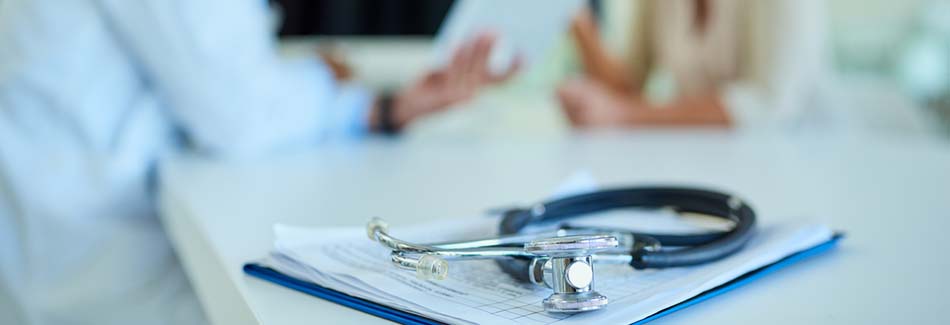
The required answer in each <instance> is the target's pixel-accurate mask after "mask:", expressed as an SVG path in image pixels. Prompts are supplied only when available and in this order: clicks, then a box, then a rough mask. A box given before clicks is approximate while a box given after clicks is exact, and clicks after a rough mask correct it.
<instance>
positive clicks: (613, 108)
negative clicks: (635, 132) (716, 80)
mask: <svg viewBox="0 0 950 325" xmlns="http://www.w3.org/2000/svg"><path fill="white" fill-rule="evenodd" d="M558 97H559V99H560V102H561V105H562V107H563V109H564V112H565V114H566V115H567V118H568V120H569V121H570V122H571V124H572V125H574V126H575V127H582V128H588V127H620V128H623V127H636V126H729V125H731V122H732V121H731V119H730V117H729V115H728V113H727V112H726V110H725V108H724V105H723V104H722V102H721V100H720V99H719V96H718V95H716V94H715V93H711V94H709V95H705V96H697V97H681V98H678V99H676V100H675V101H673V102H671V103H669V104H666V105H663V106H661V107H651V106H649V105H648V104H647V103H646V101H644V100H643V99H642V98H641V97H640V96H638V95H635V94H630V93H626V92H618V91H616V90H614V89H613V88H610V87H607V86H605V85H604V84H602V83H600V82H598V81H596V80H591V79H575V80H571V81H568V82H567V83H565V84H564V85H563V86H561V87H560V88H559V89H558Z"/></svg>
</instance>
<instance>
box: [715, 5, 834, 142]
mask: <svg viewBox="0 0 950 325" xmlns="http://www.w3.org/2000/svg"><path fill="white" fill-rule="evenodd" d="M745 5H747V6H750V8H751V10H750V11H749V12H748V13H749V14H750V15H751V16H750V17H745V18H747V19H746V20H745V21H746V22H747V24H746V25H745V26H744V27H745V32H746V34H745V37H744V40H743V43H744V44H743V51H742V55H741V56H742V57H741V61H742V62H743V63H742V68H741V70H742V71H741V74H742V76H741V79H740V80H739V81H738V82H736V83H733V84H730V85H728V86H726V87H724V88H723V89H722V98H723V100H724V102H725V104H726V107H727V109H728V111H729V113H730V116H731V118H732V119H733V122H734V123H735V124H736V126H738V127H740V128H746V129H750V128H767V129H773V128H788V127H794V126H797V125H798V124H800V123H801V122H802V121H803V120H805V119H806V117H805V116H806V115H807V114H808V111H809V110H812V109H816V107H817V106H816V105H817V104H816V101H818V100H819V99H818V97H820V95H819V94H820V92H821V88H822V86H821V84H822V83H823V82H824V81H825V79H826V77H827V71H828V70H829V69H828V65H827V64H828V61H829V59H828V58H827V54H828V52H827V51H826V35H827V32H828V31H827V27H826V23H827V22H826V17H825V15H824V14H825V12H824V5H825V4H824V2H823V1H820V0H776V1H749V2H748V3H745Z"/></svg>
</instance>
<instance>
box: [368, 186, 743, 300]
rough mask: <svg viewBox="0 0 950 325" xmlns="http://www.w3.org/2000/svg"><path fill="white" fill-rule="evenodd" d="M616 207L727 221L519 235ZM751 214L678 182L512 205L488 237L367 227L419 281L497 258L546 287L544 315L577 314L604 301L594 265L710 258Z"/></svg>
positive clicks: (736, 244) (564, 228) (732, 244)
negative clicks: (687, 228)
mask: <svg viewBox="0 0 950 325" xmlns="http://www.w3.org/2000/svg"><path fill="white" fill-rule="evenodd" d="M618 208H650V209H672V210H673V211H675V212H676V213H679V214H683V213H696V214H702V215H708V216H712V217H718V218H723V219H726V220H729V221H731V223H732V224H733V226H732V228H731V229H730V230H728V231H724V232H708V233H699V234H686V235H673V234H647V233H638V232H632V231H629V230H623V229H610V228H590V227H575V226H570V225H567V224H564V223H562V224H561V226H560V227H559V228H558V229H557V230H556V231H554V232H546V233H531V234H524V233H521V232H522V231H523V230H524V229H525V228H526V227H527V226H528V225H533V224H538V223H550V222H563V221H565V220H567V219H570V218H573V217H577V216H581V215H585V214H589V213H593V212H600V211H606V210H611V209H618ZM754 225H755V212H753V211H752V208H751V207H749V206H748V205H747V204H746V203H745V202H743V201H742V200H740V199H738V198H736V197H734V196H731V195H729V194H725V193H720V192H716V191H710V190H703V189H692V188H678V187H636V188H620V189H610V190H602V191H597V192H592V193H587V194H580V195H575V196H570V197H565V198H561V199H557V200H553V201H550V202H545V203H541V204H537V205H534V206H532V207H530V208H527V209H521V208H518V209H511V210H508V211H506V212H504V214H503V218H502V220H501V224H500V229H499V230H500V236H499V237H495V238H488V239H479V240H470V241H461V242H449V243H433V244H415V243H410V242H406V241H403V240H399V239H397V238H395V237H393V236H390V235H389V232H388V226H387V225H386V223H385V222H384V221H382V220H381V219H378V218H374V219H373V220H371V221H370V222H369V224H368V225H367V228H366V231H367V234H368V235H369V238H370V239H372V240H374V241H377V242H379V243H380V244H382V245H383V246H386V247H388V248H390V249H392V254H391V257H392V262H393V263H394V264H396V266H398V267H400V268H404V269H409V270H415V271H416V275H417V276H418V277H419V278H422V279H435V280H442V279H445V278H446V276H447V275H448V262H447V261H446V260H448V259H453V260H454V259H497V261H498V265H499V266H500V267H501V268H502V269H503V270H504V271H505V272H506V273H508V274H509V275H511V276H513V277H514V278H516V279H518V280H521V281H528V282H531V283H534V284H536V285H543V286H546V287H548V288H551V289H552V290H553V291H554V293H552V294H551V295H550V296H549V297H547V298H546V299H544V300H543V305H544V310H546V311H548V312H559V313H576V312H584V311H591V310H597V309H601V308H603V307H605V306H607V302H608V300H607V297H606V296H604V295H602V294H600V293H598V292H597V291H594V263H595V262H596V263H615V264H616V263H623V264H629V265H631V266H633V268H634V269H646V268H667V267H677V266H689V265H696V264H702V263H706V262H711V261H715V260H718V259H721V258H723V257H726V256H728V255H730V254H732V253H734V252H736V251H738V250H739V249H740V248H742V246H743V245H744V244H745V243H746V241H748V239H749V238H750V237H751V235H752V229H753V227H754Z"/></svg>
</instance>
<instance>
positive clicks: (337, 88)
mask: <svg viewBox="0 0 950 325" xmlns="http://www.w3.org/2000/svg"><path fill="white" fill-rule="evenodd" d="M93 1H99V2H98V4H99V9H100V11H101V12H102V14H103V17H104V19H106V20H107V21H108V23H109V24H110V26H111V28H112V29H113V30H114V32H115V34H116V37H118V38H119V39H120V40H121V41H122V43H123V44H124V46H125V47H126V49H127V51H128V52H129V54H130V55H131V56H132V57H134V58H135V59H136V60H137V62H138V64H139V65H140V69H141V70H142V75H143V76H145V78H146V79H147V80H146V81H147V82H148V83H150V84H152V86H153V88H154V89H156V91H157V92H158V93H159V96H160V98H161V99H162V100H163V101H164V104H165V105H166V106H167V107H168V108H169V113H170V115H171V117H172V118H173V119H174V120H175V121H176V122H177V123H178V124H179V125H180V126H181V127H182V130H183V131H184V133H185V134H186V136H187V137H188V139H189V140H190V143H191V144H192V145H193V146H194V147H196V148H197V149H199V150H202V151H207V152H211V153H213V154H223V155H247V154H250V155H254V154H260V153H264V152H268V151H271V150H275V149H280V148H282V147H292V146H299V145H305V144H310V143H316V142H319V141H332V140H339V139H348V138H353V137H359V136H360V135H361V134H364V133H365V132H366V128H367V125H366V116H367V109H368V108H369V107H370V106H371V101H372V97H371V95H370V94H369V93H368V92H367V91H366V90H364V89H362V88H358V87H355V86H350V85H341V84H338V83H337V82H336V81H335V80H334V78H333V75H332V73H331V72H330V71H329V69H328V68H327V67H326V66H325V65H324V64H323V63H322V62H321V61H319V60H317V59H315V58H313V59H297V60H290V59H287V58H283V57H281V56H280V55H279V53H278V49H277V44H276V39H275V37H274V33H273V28H272V19H271V15H270V11H269V10H268V8H267V4H266V1H260V0H203V1H195V0H134V1H129V0H93Z"/></svg>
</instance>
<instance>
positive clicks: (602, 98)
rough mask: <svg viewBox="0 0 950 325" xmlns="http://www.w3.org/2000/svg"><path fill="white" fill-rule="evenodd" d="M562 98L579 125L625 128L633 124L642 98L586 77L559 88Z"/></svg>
mask: <svg viewBox="0 0 950 325" xmlns="http://www.w3.org/2000/svg"><path fill="white" fill-rule="evenodd" d="M557 95H558V99H559V100H560V102H561V107H562V109H563V110H564V113H565V115H566V116H567V118H568V120H569V121H570V122H571V124H572V125H573V126H575V127H581V128H585V127H622V126H629V125H631V124H633V122H634V121H633V120H634V117H635V116H634V115H635V113H636V111H637V110H642V109H646V107H645V105H643V103H642V101H641V100H639V99H638V98H636V97H635V96H632V95H630V94H625V93H620V92H617V91H615V90H613V89H612V88H609V87H607V86H606V85H604V84H602V83H600V82H598V81H594V80H591V79H586V78H579V79H572V80H569V81H567V82H565V83H564V84H563V85H561V86H560V87H559V88H558V91H557Z"/></svg>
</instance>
